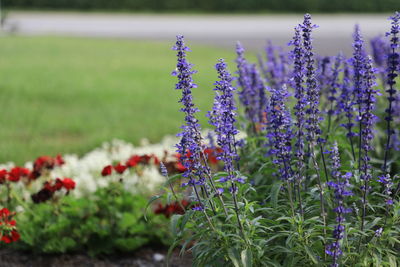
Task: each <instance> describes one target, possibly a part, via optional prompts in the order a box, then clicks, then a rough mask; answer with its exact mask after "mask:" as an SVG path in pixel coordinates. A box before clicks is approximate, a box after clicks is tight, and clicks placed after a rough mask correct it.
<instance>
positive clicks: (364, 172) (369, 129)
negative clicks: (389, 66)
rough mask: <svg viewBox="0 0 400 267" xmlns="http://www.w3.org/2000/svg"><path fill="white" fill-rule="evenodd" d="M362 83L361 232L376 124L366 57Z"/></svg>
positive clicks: (370, 70)
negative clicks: (363, 83) (370, 153)
mask: <svg viewBox="0 0 400 267" xmlns="http://www.w3.org/2000/svg"><path fill="white" fill-rule="evenodd" d="M363 69H364V71H363V77H362V79H363V81H364V82H365V85H364V90H363V92H362V99H361V106H362V113H361V120H360V123H361V125H362V127H361V129H362V130H361V133H360V135H361V136H360V137H361V147H360V160H361V162H360V179H361V180H362V181H363V185H362V187H361V191H362V194H363V200H362V205H363V214H362V224H361V230H363V229H364V228H363V227H364V221H365V216H366V207H367V201H368V200H367V196H368V192H369V188H370V186H369V182H370V180H371V178H372V173H371V169H372V166H371V163H370V161H371V159H370V157H369V152H370V151H371V150H372V149H373V147H372V140H373V139H374V133H373V127H374V124H375V122H376V116H375V115H374V114H373V111H374V109H375V102H376V99H375V95H376V93H377V91H376V90H374V89H373V88H374V86H375V85H376V84H375V76H374V73H375V70H374V69H373V68H372V58H371V57H367V61H366V63H365V66H364V67H363Z"/></svg>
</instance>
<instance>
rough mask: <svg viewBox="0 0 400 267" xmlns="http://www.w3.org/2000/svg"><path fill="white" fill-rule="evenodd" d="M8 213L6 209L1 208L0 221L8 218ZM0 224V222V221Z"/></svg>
mask: <svg viewBox="0 0 400 267" xmlns="http://www.w3.org/2000/svg"><path fill="white" fill-rule="evenodd" d="M10 214H11V213H10V211H9V210H8V209H7V208H2V209H1V210H0V219H3V218H7V217H8V216H10ZM0 222H1V221H0Z"/></svg>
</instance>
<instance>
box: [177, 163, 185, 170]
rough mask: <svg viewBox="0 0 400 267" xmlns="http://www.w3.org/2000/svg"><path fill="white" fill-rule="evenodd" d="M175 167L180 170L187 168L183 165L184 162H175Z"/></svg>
mask: <svg viewBox="0 0 400 267" xmlns="http://www.w3.org/2000/svg"><path fill="white" fill-rule="evenodd" d="M175 168H176V169H177V170H178V171H179V172H184V171H185V170H186V168H185V166H183V165H182V163H180V162H177V163H176V164H175Z"/></svg>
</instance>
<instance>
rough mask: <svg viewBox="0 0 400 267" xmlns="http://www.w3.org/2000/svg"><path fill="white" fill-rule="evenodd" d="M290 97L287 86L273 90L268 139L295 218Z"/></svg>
mask: <svg viewBox="0 0 400 267" xmlns="http://www.w3.org/2000/svg"><path fill="white" fill-rule="evenodd" d="M287 97H288V91H287V89H286V86H283V87H282V88H281V89H271V99H270V108H269V112H270V116H269V125H270V127H269V131H268V134H267V137H268V138H269V140H270V143H271V145H272V148H271V150H270V155H272V156H273V157H274V160H273V163H274V164H275V165H277V166H278V177H279V178H280V179H281V180H282V181H284V182H286V184H287V190H288V195H289V200H290V205H291V208H292V214H293V216H294V214H295V212H294V204H293V199H292V191H291V187H292V186H291V184H292V182H293V171H292V168H291V159H292V158H291V156H292V147H291V140H292V138H293V134H292V121H291V116H290V112H289V110H288V109H287V108H286V105H285V102H286V98H287Z"/></svg>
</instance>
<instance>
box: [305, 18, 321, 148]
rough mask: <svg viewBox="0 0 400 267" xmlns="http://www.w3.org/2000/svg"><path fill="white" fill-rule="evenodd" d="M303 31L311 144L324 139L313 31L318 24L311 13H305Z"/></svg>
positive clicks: (308, 125) (308, 124)
mask: <svg viewBox="0 0 400 267" xmlns="http://www.w3.org/2000/svg"><path fill="white" fill-rule="evenodd" d="M300 27H301V29H302V32H303V49H304V63H305V70H306V94H307V102H308V108H307V110H306V113H307V115H308V116H307V120H306V129H307V131H308V133H309V136H308V140H309V141H310V144H311V146H313V144H314V143H315V142H317V141H322V139H321V138H320V137H319V136H320V135H321V133H322V132H321V128H320V126H319V122H320V120H321V116H320V111H319V97H320V88H319V86H318V83H317V79H316V77H315V76H316V75H315V67H314V63H315V60H314V53H313V48H312V38H311V32H312V30H313V29H314V28H316V27H317V26H316V25H313V24H311V15H310V14H305V15H304V21H303V24H301V25H300Z"/></svg>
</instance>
